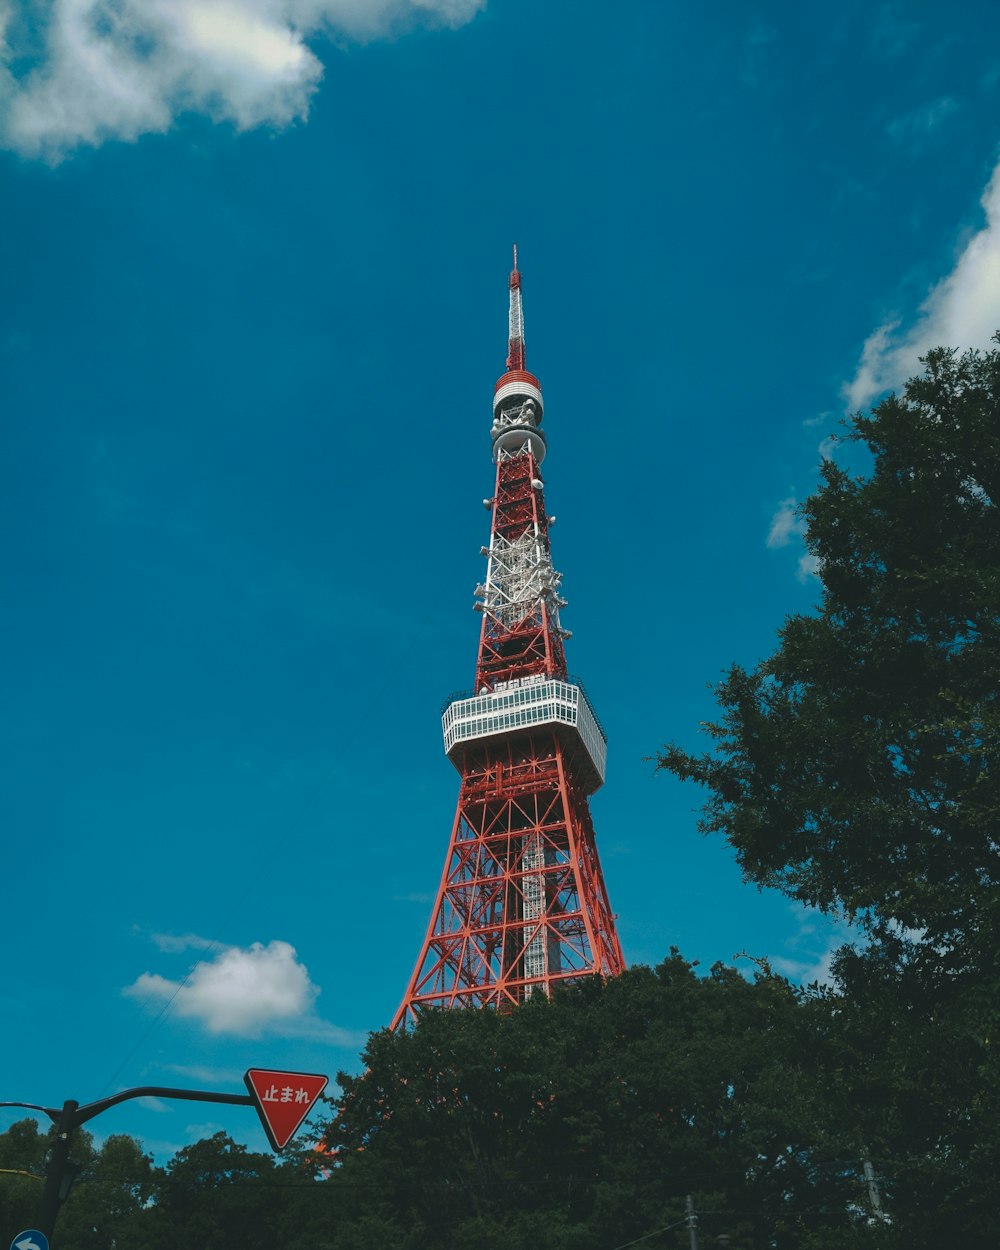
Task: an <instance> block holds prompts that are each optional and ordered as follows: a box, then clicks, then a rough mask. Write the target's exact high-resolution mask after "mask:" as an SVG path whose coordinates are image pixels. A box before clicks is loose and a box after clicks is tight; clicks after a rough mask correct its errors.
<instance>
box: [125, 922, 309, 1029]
mask: <svg viewBox="0 0 1000 1250" xmlns="http://www.w3.org/2000/svg"><path fill="white" fill-rule="evenodd" d="M124 992H125V993H126V994H128V995H130V996H132V997H136V998H147V999H154V1000H155V999H165V1000H166V1001H167V1003H168V1004H171V1005H172V1007H173V1010H174V1011H175V1012H176V1013H177V1014H178V1015H179V1016H183V1017H187V1018H189V1019H193V1020H197V1021H198V1022H199V1023H200V1024H202V1025H204V1026H205V1028H207V1029H208V1031H209V1032H210V1033H234V1034H237V1035H239V1036H241V1037H258V1036H259V1035H260V1034H261V1032H262V1031H263V1030H264V1029H265V1028H270V1029H272V1030H273V1029H277V1030H278V1031H280V1032H283V1033H286V1034H287V1033H288V1032H290V1031H291V1032H295V1033H296V1034H299V1033H302V1032H303V1031H305V1032H306V1033H307V1034H308V1035H313V1033H314V1032H315V1030H317V1029H318V1030H320V1032H321V1033H322V1032H323V1030H326V1029H329V1028H332V1027H333V1026H328V1025H325V1024H324V1023H323V1022H322V1021H318V1020H317V1019H316V1017H315V1016H314V1014H313V1007H314V1004H315V1001H316V998H317V996H318V995H319V989H318V987H317V986H315V985H314V984H313V983H312V981H311V980H310V978H309V972H308V969H307V968H306V967H305V965H304V964H301V963H299V960H298V956H297V955H296V952H295V948H294V947H293V946H291V945H289V943H288V942H269V943H268V944H267V946H265V945H263V943H261V942H254V943H253V945H252V946H249V947H246V948H243V947H239V946H229V947H225V948H223V949H222V950H220V951H219V953H218V954H217V955H216V956H215V957H214V959H211V960H207V959H206V960H203V961H201V962H199V963H197V964H195V966H194V968H193V969H192V970H191V972H190V973H189V974H188V976H187V977H186V978H185V979H184V980H182V981H170V980H168V979H167V978H166V977H162V976H160V975H159V974H158V973H152V972H144V973H143V974H142V976H140V977H138V978H137V979H136V981H135V982H134V983H133V984H132V985H130V986H128V987H127V988H126V990H125V991H124Z"/></svg>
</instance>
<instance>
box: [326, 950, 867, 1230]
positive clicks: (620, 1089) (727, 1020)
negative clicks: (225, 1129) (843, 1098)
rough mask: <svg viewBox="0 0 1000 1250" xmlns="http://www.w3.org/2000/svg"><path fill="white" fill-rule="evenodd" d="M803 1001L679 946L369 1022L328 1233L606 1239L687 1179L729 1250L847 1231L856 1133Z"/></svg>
mask: <svg viewBox="0 0 1000 1250" xmlns="http://www.w3.org/2000/svg"><path fill="white" fill-rule="evenodd" d="M816 1011H818V1012H819V1013H820V1015H822V1016H825V1015H826V1006H825V1004H824V1003H823V1001H822V1000H821V999H819V998H816V997H804V996H802V995H800V994H798V993H796V992H795V991H794V990H793V989H792V988H791V987H790V986H789V985H788V984H787V982H785V981H783V980H782V979H781V978H777V977H772V976H761V977H758V978H757V979H756V981H754V982H748V981H746V980H745V979H744V978H743V977H742V976H740V975H739V974H738V973H737V972H736V971H735V970H733V969H731V968H728V969H727V968H724V967H721V966H717V967H715V968H714V969H712V971H711V973H710V975H709V976H707V977H702V976H698V975H697V973H696V971H695V969H694V967H693V966H692V965H691V964H689V963H687V962H686V961H685V960H683V959H682V958H681V957H680V956H679V955H677V954H676V953H675V954H674V955H673V956H672V957H671V958H670V959H668V960H666V961H665V962H664V963H663V964H661V965H660V966H659V967H658V968H657V969H656V970H655V971H652V970H650V969H648V968H635V969H632V970H630V971H629V972H626V973H624V974H623V975H622V976H620V977H617V978H615V979H614V980H612V981H609V982H607V983H602V982H600V981H598V980H591V981H588V982H585V983H583V984H581V985H579V986H577V987H575V988H574V989H572V990H570V991H566V992H564V993H561V994H559V995H557V996H556V997H555V998H554V999H553V1001H551V1002H548V1001H546V1000H544V999H540V1000H537V1001H536V1000H532V1001H530V1002H529V1003H527V1004H526V1005H525V1006H524V1007H521V1008H519V1009H518V1010H517V1011H515V1012H513V1013H512V1014H510V1015H500V1014H498V1013H495V1012H489V1011H453V1012H434V1013H430V1014H429V1015H428V1016H426V1017H425V1018H424V1019H423V1020H422V1021H421V1022H420V1024H419V1026H418V1027H417V1029H416V1030H414V1031H413V1032H412V1033H407V1034H392V1033H389V1032H382V1033H378V1034H375V1035H374V1036H373V1037H372V1039H371V1040H370V1042H369V1045H368V1047H367V1049H366V1051H365V1054H364V1059H365V1062H366V1065H367V1070H366V1071H365V1073H364V1074H363V1075H361V1076H356V1077H351V1076H347V1075H345V1074H341V1076H340V1078H339V1079H340V1081H341V1084H342V1089H343V1093H342V1096H341V1098H340V1100H339V1104H338V1109H337V1114H336V1116H335V1118H334V1120H333V1122H332V1123H331V1125H330V1128H329V1130H328V1133H327V1138H326V1140H327V1143H328V1146H329V1148H330V1149H331V1150H332V1151H333V1152H334V1158H335V1159H336V1161H337V1167H336V1169H335V1174H334V1176H333V1177H332V1180H331V1184H332V1186H333V1187H334V1188H335V1189H336V1190H337V1191H338V1197H337V1201H338V1203H339V1204H340V1206H339V1208H338V1209H339V1218H338V1221H337V1231H336V1234H335V1239H334V1243H333V1244H334V1245H335V1246H336V1247H341V1246H343V1247H345V1248H346V1247H349V1246H352V1247H353V1246H367V1245H369V1244H371V1245H373V1246H374V1245H377V1244H383V1245H384V1244H391V1245H397V1246H406V1247H412V1248H413V1250H418V1248H419V1250H424V1248H425V1247H427V1248H430V1247H437V1246H443V1245H446V1246H449V1247H454V1248H456V1250H460V1248H462V1247H469V1248H470V1250H472V1247H481V1246H484V1245H488V1246H500V1245H502V1246H504V1247H509V1248H510V1250H519V1248H522V1247H523V1248H524V1250H528V1247H536V1246H538V1245H545V1246H548V1247H552V1248H553V1250H602V1248H606V1250H611V1248H612V1247H615V1246H619V1245H621V1244H622V1243H624V1242H627V1241H629V1240H630V1239H631V1238H634V1237H641V1236H645V1235H646V1234H648V1233H650V1232H653V1231H654V1230H656V1229H660V1228H664V1227H665V1226H666V1225H670V1224H674V1223H677V1222H680V1223H681V1224H682V1223H683V1216H684V1201H685V1196H686V1195H687V1194H692V1195H693V1196H694V1197H695V1200H696V1202H697V1205H698V1207H699V1209H700V1210H701V1211H703V1212H705V1213H706V1214H704V1216H703V1218H702V1224H703V1230H704V1233H705V1236H706V1237H708V1236H709V1234H711V1235H712V1236H714V1235H715V1234H718V1233H726V1234H728V1235H729V1236H730V1237H731V1239H732V1240H731V1243H730V1244H731V1245H732V1247H733V1248H734V1250H749V1248H750V1247H754V1248H756V1247H761V1248H763V1247H788V1248H789V1250H790V1248H791V1247H806V1246H815V1247H819V1246H826V1245H828V1244H829V1245H832V1244H837V1245H838V1246H849V1245H853V1244H855V1242H854V1238H855V1236H856V1235H857V1234H859V1231H862V1232H863V1231H864V1230H863V1229H861V1227H860V1225H859V1223H858V1219H857V1218H856V1216H857V1213H858V1212H863V1210H864V1191H863V1187H862V1185H861V1182H860V1172H861V1162H862V1160H861V1156H860V1146H859V1143H858V1134H857V1133H856V1131H855V1129H856V1126H854V1125H853V1124H852V1125H849V1126H848V1128H849V1131H848V1132H847V1134H846V1136H845V1134H844V1133H843V1132H841V1130H840V1126H839V1123H838V1120H837V1118H836V1117H833V1118H832V1119H831V1117H830V1116H829V1112H828V1109H827V1108H825V1107H824V1106H823V1105H822V1104H821V1103H820V1102H819V1101H818V1094H819V1093H820V1092H821V1090H822V1088H823V1085H822V1081H821V1079H820V1078H821V1074H822V1071H823V1065H822V1061H821V1058H820V1055H821V1053H822V1050H823V1044H822V1042H821V1044H820V1045H819V1046H817V1045H816V1044H815V1039H816V1036H817V1029H816V1025H815V1022H814V1021H813V1019H812V1015H813V1013H814V1012H816ZM831 1124H833V1125H834V1126H835V1128H834V1129H833V1130H831V1127H830V1126H831ZM845 1152H846V1153H845ZM862 1222H863V1221H862ZM828 1236H829V1237H836V1238H837V1240H836V1242H835V1243H834V1242H831V1241H829V1240H828V1239H827V1238H828ZM653 1244H658V1245H661V1246H664V1247H669V1246H682V1245H686V1244H687V1233H686V1232H685V1230H684V1228H683V1227H678V1228H675V1229H673V1230H671V1231H668V1232H666V1233H664V1234H662V1235H661V1237H660V1240H658V1241H657V1242H655V1243H653ZM706 1244H707V1245H711V1244H712V1243H711V1242H706ZM858 1244H865V1245H871V1244H874V1243H873V1242H871V1241H864V1242H859V1243H858Z"/></svg>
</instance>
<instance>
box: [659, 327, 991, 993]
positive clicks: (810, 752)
mask: <svg viewBox="0 0 1000 1250" xmlns="http://www.w3.org/2000/svg"><path fill="white" fill-rule="evenodd" d="M998 341H1000V340H998ZM846 440H847V441H848V442H849V443H854V444H861V445H863V446H864V447H865V448H867V449H868V451H869V452H870V453H871V457H872V468H871V471H870V472H869V473H867V474H863V475H860V476H851V475H849V474H848V473H847V472H846V471H845V470H844V469H842V468H840V467H839V466H838V465H837V464H835V463H834V462H833V461H829V460H828V461H826V462H825V464H824V465H823V468H822V475H823V482H822V485H821V487H820V489H819V490H818V491H817V493H816V494H814V495H813V496H812V497H811V498H810V499H809V500H808V501H807V502H806V504H805V506H804V508H803V509H802V514H803V516H804V518H805V520H806V522H807V533H806V543H807V546H808V548H809V551H810V552H811V553H812V554H813V555H814V556H815V557H816V559H817V561H818V566H817V572H818V576H819V579H820V583H821V586H822V600H821V604H820V609H819V611H818V613H817V614H816V615H812V616H805V615H800V616H793V617H791V618H790V619H789V620H788V621H787V622H786V624H785V625H784V627H783V628H782V629H781V631H780V634H779V638H780V645H779V647H778V649H777V651H776V652H775V653H774V655H772V656H771V657H770V658H768V659H767V660H765V661H764V662H763V663H761V664H759V665H758V666H757V667H756V668H755V669H754V670H752V671H749V672H748V671H746V670H745V669H743V668H740V667H739V666H735V667H733V668H732V669H731V670H730V672H729V674H728V676H727V677H726V679H725V680H724V681H723V682H722V683H721V685H720V686H719V687H718V688H717V691H716V695H717V699H718V702H719V705H720V707H721V709H722V711H721V716H720V718H719V719H718V720H717V721H716V722H715V723H714V724H711V725H709V726H708V732H709V734H710V735H711V737H712V738H713V740H714V751H713V752H711V753H708V754H705V755H701V756H693V755H690V754H688V753H687V752H685V751H682V750H681V749H679V748H678V747H676V746H668V747H666V748H665V749H664V751H663V753H662V754H661V756H660V760H659V763H660V767H662V768H665V769H669V770H670V771H671V772H674V773H676V774H677V775H678V776H680V777H682V778H691V779H693V780H695V781H697V782H699V783H701V784H702V785H704V786H705V787H706V788H707V790H708V802H707V806H706V808H705V817H704V821H703V828H704V829H705V830H707V831H710V832H718V833H722V834H723V835H724V836H725V837H726V838H727V840H728V841H729V843H730V844H731V845H732V847H733V848H734V849H735V851H736V854H737V857H738V859H739V862H740V864H741V865H742V867H743V869H744V871H745V873H746V874H747V876H748V877H749V878H750V879H751V880H753V881H756V882H758V883H760V884H763V885H771V886H777V887H778V888H780V889H783V890H785V891H786V892H787V893H789V894H790V895H792V897H794V898H797V899H800V900H802V901H803V902H805V903H810V904H815V905H818V906H820V907H823V908H828V909H829V908H840V909H842V910H843V911H844V912H846V914H847V915H848V916H850V917H851V918H853V919H855V920H858V921H860V922H862V923H864V924H865V925H867V927H868V929H869V931H870V933H871V935H872V936H873V937H874V938H876V939H879V940H885V941H887V942H889V943H890V944H893V943H895V944H896V947H897V949H898V950H900V953H902V948H901V947H900V945H899V943H900V941H901V939H905V938H906V936H907V935H909V936H915V935H919V937H920V939H921V940H920V941H919V942H918V943H911V944H910V949H909V950H908V951H907V952H906V953H907V954H908V955H909V956H910V957H919V958H920V959H921V960H922V962H923V964H924V966H925V970H926V971H927V972H928V974H934V975H937V976H939V977H944V978H954V977H956V976H958V977H961V976H963V975H964V974H975V973H977V972H979V971H982V970H983V969H984V968H988V967H991V966H992V960H993V946H994V935H995V933H996V929H997V920H998V917H1000V902H998V892H997V886H998V885H1000V845H998V840H997V828H998V818H1000V768H998V760H1000V703H998V690H1000V506H998V505H1000V352H998V351H997V350H992V351H990V352H987V353H985V354H980V353H977V352H970V353H967V354H966V355H964V356H961V357H957V356H956V355H955V354H954V353H953V352H950V351H947V350H944V349H937V350H935V351H932V352H931V353H929V355H928V356H927V358H926V371H925V373H924V375H923V376H922V377H919V378H915V379H913V380H911V381H910V382H909V383H908V384H907V386H906V389H905V392H904V394H903V395H902V396H897V395H893V396H891V397H890V398H888V399H886V400H884V401H883V402H882V403H881V404H879V405H878V407H877V408H875V410H874V411H873V412H872V413H871V415H869V416H865V415H862V414H860V413H859V414H858V415H856V416H855V417H854V418H853V420H852V421H851V423H850V426H849V429H848V433H847V435H846Z"/></svg>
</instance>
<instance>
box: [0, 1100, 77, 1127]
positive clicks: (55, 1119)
mask: <svg viewBox="0 0 1000 1250" xmlns="http://www.w3.org/2000/svg"><path fill="white" fill-rule="evenodd" d="M0 1107H26V1108H27V1109H28V1110H29V1111H41V1112H43V1113H44V1114H45V1115H47V1116H48V1117H49V1119H50V1120H51V1121H52V1123H53V1124H58V1123H59V1117H60V1115H61V1114H62V1112H61V1111H57V1110H56V1108H55V1107H40V1106H39V1105H38V1103H37V1102H0Z"/></svg>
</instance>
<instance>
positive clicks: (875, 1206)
mask: <svg viewBox="0 0 1000 1250" xmlns="http://www.w3.org/2000/svg"><path fill="white" fill-rule="evenodd" d="M862 1166H863V1167H864V1172H865V1184H866V1185H867V1186H868V1201H869V1202H870V1203H871V1207H872V1214H873V1215H874V1216H875V1218H876V1219H877V1220H878V1221H879V1222H880V1223H882V1224H885V1223H887V1222H888V1220H887V1216H886V1214H885V1212H884V1211H883V1210H882V1195H881V1194H880V1193H879V1190H878V1180H877V1179H876V1177H875V1169H874V1168H873V1167H872V1164H871V1160H870V1159H864V1160H862Z"/></svg>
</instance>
